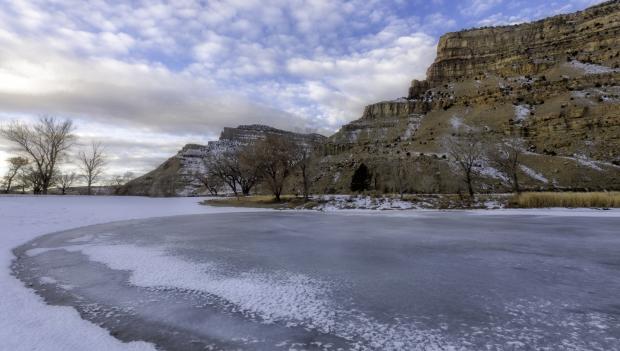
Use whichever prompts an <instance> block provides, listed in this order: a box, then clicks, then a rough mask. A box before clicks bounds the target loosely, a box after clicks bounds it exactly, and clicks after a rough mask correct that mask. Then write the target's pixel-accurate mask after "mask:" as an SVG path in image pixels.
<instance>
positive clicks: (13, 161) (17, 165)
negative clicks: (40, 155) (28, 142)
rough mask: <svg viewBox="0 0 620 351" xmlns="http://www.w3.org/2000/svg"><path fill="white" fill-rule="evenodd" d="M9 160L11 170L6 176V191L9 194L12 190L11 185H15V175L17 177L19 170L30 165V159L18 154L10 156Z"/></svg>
mask: <svg viewBox="0 0 620 351" xmlns="http://www.w3.org/2000/svg"><path fill="white" fill-rule="evenodd" d="M7 162H8V163H9V170H8V171H7V174H6V175H5V176H4V183H5V189H4V192H5V193H7V194H8V193H9V192H10V191H11V186H12V185H13V180H14V179H15V177H17V176H18V175H19V172H20V171H21V170H22V169H23V168H24V167H26V166H27V165H28V159H27V158H24V157H21V156H16V157H11V158H9V159H8V160H7Z"/></svg>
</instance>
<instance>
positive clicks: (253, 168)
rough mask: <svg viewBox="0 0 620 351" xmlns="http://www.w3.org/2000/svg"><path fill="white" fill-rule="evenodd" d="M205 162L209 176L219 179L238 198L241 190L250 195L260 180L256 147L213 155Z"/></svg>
mask: <svg viewBox="0 0 620 351" xmlns="http://www.w3.org/2000/svg"><path fill="white" fill-rule="evenodd" d="M205 162H206V164H207V168H208V169H209V176H210V177H215V178H219V180H220V181H221V182H222V183H223V184H226V185H227V186H228V187H229V188H230V190H231V191H232V192H233V193H234V194H235V196H236V197H239V190H241V193H242V194H243V195H244V196H247V195H249V194H250V191H251V190H252V189H253V188H254V186H255V185H256V184H257V183H258V181H259V178H260V177H259V176H260V175H259V171H258V167H257V159H256V149H255V148H254V145H248V146H246V147H243V148H239V149H234V150H228V151H226V152H221V153H218V154H216V155H212V156H210V157H209V158H208V159H207V160H206V161H205Z"/></svg>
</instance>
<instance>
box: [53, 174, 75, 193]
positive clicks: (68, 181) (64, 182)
mask: <svg viewBox="0 0 620 351" xmlns="http://www.w3.org/2000/svg"><path fill="white" fill-rule="evenodd" d="M77 178H78V175H77V174H76V173H75V172H70V173H61V174H59V175H58V177H57V179H58V180H57V184H58V187H59V188H60V193H61V194H62V195H65V194H66V193H67V189H69V188H70V187H71V186H72V185H73V183H75V181H76V180H77Z"/></svg>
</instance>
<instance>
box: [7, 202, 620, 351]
mask: <svg viewBox="0 0 620 351" xmlns="http://www.w3.org/2000/svg"><path fill="white" fill-rule="evenodd" d="M618 228H620V219H619V218H617V217H616V218H613V217H612V218H604V217H601V218H587V217H571V216H562V217H560V216H533V215H508V216H504V215H496V214H495V215H485V214H480V213H478V214H472V213H467V212H449V213H446V212H428V213H423V214H419V215H415V216H400V215H389V214H388V215H384V214H374V215H370V214H366V215H364V214H320V213H298V212H297V213H295V212H262V213H225V214H217V215H214V214H209V215H192V216H179V217H168V218H157V219H144V220H131V221H124V222H115V223H110V224H101V225H94V226H90V227H84V228H78V229H73V230H68V231H64V232H59V233H54V234H50V235H46V236H43V237H40V238H37V239H35V240H33V241H31V242H29V243H26V244H24V245H23V246H20V247H19V248H17V249H15V251H14V253H15V255H16V256H17V257H18V259H17V260H16V261H15V263H14V264H13V266H12V269H13V271H14V273H15V274H16V275H17V276H18V278H19V279H21V280H22V281H24V282H25V283H27V284H28V285H29V286H31V287H32V288H34V289H35V290H36V291H37V292H38V293H39V294H40V295H42V296H43V297H44V299H45V300H46V301H47V302H48V303H50V304H56V305H66V306H72V307H74V308H75V309H77V310H78V311H79V313H80V314H81V316H82V317H83V318H84V319H87V320H90V321H92V322H94V323H96V324H98V325H101V326H103V327H104V328H106V329H108V330H110V332H111V333H112V335H114V336H115V337H117V338H119V339H121V340H124V341H130V340H144V341H148V342H152V343H154V344H156V345H157V346H158V347H160V348H162V349H165V350H204V349H215V350H218V349H222V350H231V349H252V350H278V349H282V350H289V349H311V350H336V349H338V348H342V349H362V350H364V349H369V350H375V349H376V350H451V349H454V350H461V349H463V350H481V349H491V350H534V349H536V350H545V349H549V350H551V349H553V350H614V349H620V295H619V293H618V292H619V291H620V254H619V253H620V233H619V230H618Z"/></svg>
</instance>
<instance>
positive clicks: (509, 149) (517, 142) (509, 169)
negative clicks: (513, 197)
mask: <svg viewBox="0 0 620 351" xmlns="http://www.w3.org/2000/svg"><path fill="white" fill-rule="evenodd" d="M524 150H525V147H524V144H523V141H522V140H521V139H520V138H516V137H511V138H507V139H503V140H500V141H499V142H497V143H494V144H492V146H491V149H490V150H489V151H488V158H489V161H490V163H491V165H492V166H493V167H495V168H497V169H498V170H499V171H500V172H503V173H505V174H506V175H508V177H509V179H510V185H511V186H512V190H513V191H514V192H515V193H520V192H521V188H520V186H519V176H518V173H519V167H520V165H521V158H522V156H523V152H524Z"/></svg>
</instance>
